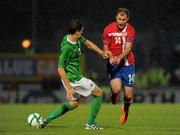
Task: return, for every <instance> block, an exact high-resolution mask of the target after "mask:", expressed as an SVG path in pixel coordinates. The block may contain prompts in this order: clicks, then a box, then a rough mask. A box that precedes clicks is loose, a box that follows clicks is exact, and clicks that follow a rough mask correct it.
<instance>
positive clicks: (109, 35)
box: [103, 8, 136, 124]
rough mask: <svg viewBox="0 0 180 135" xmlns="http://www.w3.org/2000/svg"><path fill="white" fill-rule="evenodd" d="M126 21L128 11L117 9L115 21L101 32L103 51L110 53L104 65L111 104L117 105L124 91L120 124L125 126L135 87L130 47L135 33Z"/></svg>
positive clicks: (132, 57) (132, 56)
mask: <svg viewBox="0 0 180 135" xmlns="http://www.w3.org/2000/svg"><path fill="white" fill-rule="evenodd" d="M128 20H129V10H128V9H127V8H118V9H117V12H116V21H114V22H112V23H110V24H108V25H107V26H106V27H105V29H104V32H103V45H104V51H109V52H111V53H112V55H109V58H108V59H107V63H106V68H107V72H108V75H109V79H110V85H111V93H112V94H111V101H112V104H117V102H118V95H119V93H120V91H121V90H122V89H123V90H124V104H123V106H122V115H121V117H120V123H121V124H125V122H126V120H127V117H128V112H129V107H130V105H131V103H132V101H133V87H134V85H135V81H134V77H135V65H134V64H135V63H134V55H133V52H132V47H133V41H134V39H135V33H136V32H135V29H134V27H133V26H132V25H131V24H129V23H128Z"/></svg>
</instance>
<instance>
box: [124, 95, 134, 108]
mask: <svg viewBox="0 0 180 135" xmlns="http://www.w3.org/2000/svg"><path fill="white" fill-rule="evenodd" d="M132 102H133V98H126V97H124V109H125V111H128V110H129V107H130V105H131V103H132Z"/></svg>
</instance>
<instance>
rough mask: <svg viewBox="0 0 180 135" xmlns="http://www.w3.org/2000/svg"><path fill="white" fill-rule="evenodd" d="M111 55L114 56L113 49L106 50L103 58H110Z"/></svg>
mask: <svg viewBox="0 0 180 135" xmlns="http://www.w3.org/2000/svg"><path fill="white" fill-rule="evenodd" d="M111 56H112V53H111V51H109V50H105V51H104V54H103V58H104V59H108V58H110V57H111Z"/></svg>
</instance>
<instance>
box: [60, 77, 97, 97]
mask: <svg viewBox="0 0 180 135" xmlns="http://www.w3.org/2000/svg"><path fill="white" fill-rule="evenodd" d="M62 83H63V85H64V82H63V81H62ZM70 84H71V86H72V87H73V88H74V91H75V94H74V95H73V98H72V99H71V100H78V99H79V98H80V96H84V97H87V96H89V95H91V93H92V91H93V90H94V89H95V87H96V84H95V83H94V82H93V81H92V80H90V79H87V78H85V77H83V78H81V79H80V80H79V81H76V82H74V83H72V82H70ZM64 87H65V85H64ZM65 89H66V91H67V88H66V87H65Z"/></svg>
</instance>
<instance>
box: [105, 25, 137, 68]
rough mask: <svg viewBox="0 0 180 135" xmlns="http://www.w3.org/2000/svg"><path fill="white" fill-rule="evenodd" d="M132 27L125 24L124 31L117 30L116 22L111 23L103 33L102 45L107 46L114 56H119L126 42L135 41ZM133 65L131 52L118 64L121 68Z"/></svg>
mask: <svg viewBox="0 0 180 135" xmlns="http://www.w3.org/2000/svg"><path fill="white" fill-rule="evenodd" d="M135 33H136V31H135V29H134V27H133V26H132V25H131V24H129V23H127V24H126V26H125V28H124V29H122V30H121V29H119V28H118V26H117V23H116V22H112V23H110V24H109V25H107V26H106V27H105V29H104V32H103V44H104V45H108V49H109V50H110V51H111V52H112V54H113V55H114V56H118V55H120V54H121V53H122V52H123V50H124V48H125V46H126V43H127V42H132V43H133V41H134V39H135ZM132 64H134V55H133V52H132V50H131V51H130V53H129V54H128V55H127V56H126V57H125V58H124V60H122V61H121V62H120V64H119V65H121V66H128V65H132Z"/></svg>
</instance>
